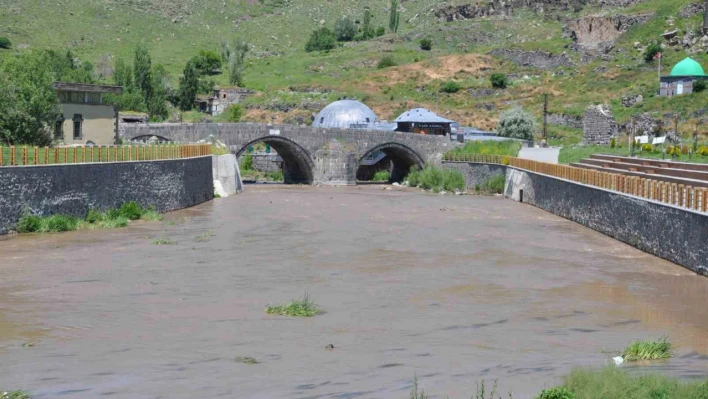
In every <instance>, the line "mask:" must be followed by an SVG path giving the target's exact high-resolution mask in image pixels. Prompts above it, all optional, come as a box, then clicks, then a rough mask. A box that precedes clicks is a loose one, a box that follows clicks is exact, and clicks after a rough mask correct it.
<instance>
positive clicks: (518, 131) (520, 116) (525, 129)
mask: <svg viewBox="0 0 708 399" xmlns="http://www.w3.org/2000/svg"><path fill="white" fill-rule="evenodd" d="M535 131H536V118H534V117H533V115H531V114H530V113H528V112H526V111H524V110H523V108H521V107H514V108H511V109H508V110H506V111H504V112H502V113H501V115H499V122H498V123H497V133H499V136H502V137H510V138H514V139H522V140H533V134H534V132H535Z"/></svg>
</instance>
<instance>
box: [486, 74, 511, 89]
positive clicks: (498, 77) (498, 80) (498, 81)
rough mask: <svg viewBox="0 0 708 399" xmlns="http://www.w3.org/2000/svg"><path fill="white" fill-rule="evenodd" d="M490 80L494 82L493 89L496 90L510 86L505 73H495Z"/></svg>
mask: <svg viewBox="0 0 708 399" xmlns="http://www.w3.org/2000/svg"><path fill="white" fill-rule="evenodd" d="M490 80H491V81H492V87H494V88H495V89H506V86H507V85H508V81H507V78H506V75H504V74H503V73H493V74H492V77H491V78H490Z"/></svg>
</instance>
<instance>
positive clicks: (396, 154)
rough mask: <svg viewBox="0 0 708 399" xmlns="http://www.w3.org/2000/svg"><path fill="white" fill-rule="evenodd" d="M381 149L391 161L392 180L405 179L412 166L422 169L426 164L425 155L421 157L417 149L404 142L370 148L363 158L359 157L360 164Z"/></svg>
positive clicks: (399, 180)
mask: <svg viewBox="0 0 708 399" xmlns="http://www.w3.org/2000/svg"><path fill="white" fill-rule="evenodd" d="M379 151H380V152H383V153H384V154H386V157H387V158H388V159H389V160H390V162H391V182H401V181H403V179H404V178H405V177H406V175H407V174H408V171H410V169H411V167H412V166H416V167H418V168H421V169H422V168H423V166H424V165H425V161H424V160H423V157H421V156H420V154H418V153H417V152H416V151H415V150H413V149H412V148H410V147H408V146H406V145H404V144H400V143H396V142H388V143H383V144H379V145H377V146H376V147H374V148H372V149H370V150H369V151H367V152H366V153H365V154H364V155H363V156H362V157H361V158H359V165H361V164H362V163H363V162H364V160H365V159H367V157H369V156H370V155H371V154H375V153H376V152H379Z"/></svg>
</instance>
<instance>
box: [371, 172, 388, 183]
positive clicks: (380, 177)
mask: <svg viewBox="0 0 708 399" xmlns="http://www.w3.org/2000/svg"><path fill="white" fill-rule="evenodd" d="M371 180H373V181H389V180H391V172H389V171H387V170H379V171H378V172H376V173H374V177H373V178H372V179H371Z"/></svg>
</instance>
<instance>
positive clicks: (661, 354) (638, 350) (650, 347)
mask: <svg viewBox="0 0 708 399" xmlns="http://www.w3.org/2000/svg"><path fill="white" fill-rule="evenodd" d="M671 356H672V346H671V342H669V340H668V338H666V337H664V338H661V339H659V340H656V341H651V340H645V341H642V340H637V341H634V342H632V343H631V344H630V345H629V346H628V347H627V348H625V350H624V351H623V352H622V357H623V358H624V360H626V361H628V362H631V361H637V360H659V359H668V358H670V357H671ZM707 394H708V393H707ZM707 398H708V395H707Z"/></svg>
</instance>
